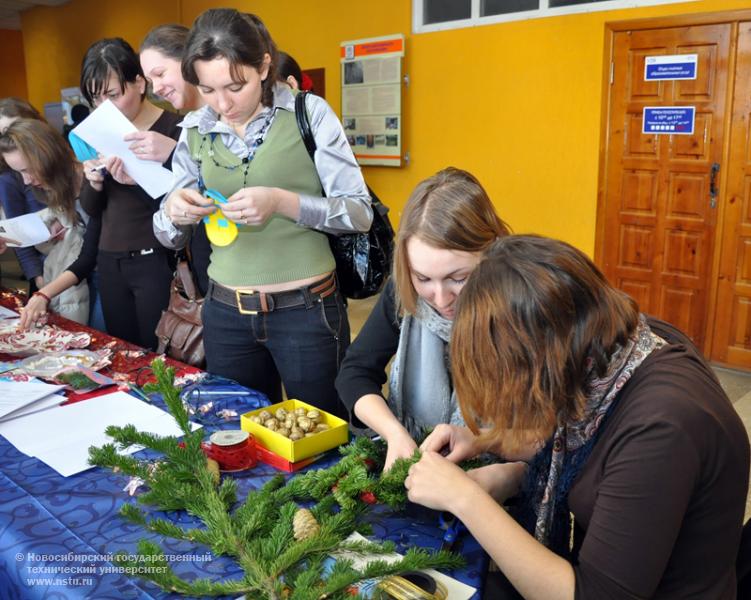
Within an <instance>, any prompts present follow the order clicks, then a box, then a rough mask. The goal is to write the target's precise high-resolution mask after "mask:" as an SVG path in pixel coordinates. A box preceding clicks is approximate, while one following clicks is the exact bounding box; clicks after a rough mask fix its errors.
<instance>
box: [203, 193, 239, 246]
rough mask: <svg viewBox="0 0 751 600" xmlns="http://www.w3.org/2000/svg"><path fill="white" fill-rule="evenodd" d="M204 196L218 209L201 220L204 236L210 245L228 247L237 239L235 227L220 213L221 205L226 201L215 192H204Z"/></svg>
mask: <svg viewBox="0 0 751 600" xmlns="http://www.w3.org/2000/svg"><path fill="white" fill-rule="evenodd" d="M204 196H206V197H207V198H209V199H210V200H212V201H213V202H214V204H216V206H217V207H219V208H217V209H216V211H215V212H213V213H212V214H210V215H208V216H207V217H204V218H203V222H204V223H205V224H206V235H207V236H208V238H209V240H210V241H211V243H212V244H215V245H217V246H229V245H230V244H231V243H232V242H234V241H235V238H237V225H235V224H234V223H233V222H232V221H230V220H228V219H227V217H225V216H224V213H223V212H222V209H221V205H222V204H224V203H225V202H227V199H226V198H225V197H224V196H223V195H222V194H220V193H219V192H217V191H216V190H206V192H205V193H204Z"/></svg>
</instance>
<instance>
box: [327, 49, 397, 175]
mask: <svg viewBox="0 0 751 600" xmlns="http://www.w3.org/2000/svg"><path fill="white" fill-rule="evenodd" d="M403 57H404V36H403V35H402V34H396V35H389V36H383V37H378V38H369V39H364V40H353V41H349V42H342V44H341V63H342V125H343V126H344V132H345V133H346V134H347V141H348V142H349V144H350V146H352V150H353V152H354V154H355V158H357V161H358V162H359V163H360V164H361V165H385V166H389V167H400V166H401V164H402V58H403Z"/></svg>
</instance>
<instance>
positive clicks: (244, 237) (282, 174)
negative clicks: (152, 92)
mask: <svg viewBox="0 0 751 600" xmlns="http://www.w3.org/2000/svg"><path fill="white" fill-rule="evenodd" d="M276 60H277V51H276V46H275V45H274V42H273V41H272V39H271V37H270V35H269V33H268V31H267V30H266V27H265V26H264V25H263V23H262V22H261V21H260V20H259V19H258V18H257V17H255V16H253V15H248V14H244V13H240V12H238V11H236V10H234V9H212V10H208V11H206V12H204V13H203V14H202V15H200V16H199V17H198V18H197V19H196V21H195V23H194V24H193V28H192V29H191V32H190V38H189V39H188V42H187V46H186V50H185V56H184V57H183V62H182V72H183V76H184V78H185V79H186V81H188V82H189V83H192V84H194V85H197V86H198V91H199V93H200V94H201V96H202V97H203V99H204V101H205V102H206V103H207V106H205V107H203V108H201V109H199V110H197V111H195V112H192V113H190V114H189V115H188V116H187V117H186V118H185V120H184V121H183V123H182V127H183V132H182V134H181V136H180V141H179V142H178V146H177V150H176V151H175V158H174V161H173V167H174V170H175V174H176V175H177V177H178V180H177V183H176V189H175V190H174V191H173V192H172V193H171V194H170V195H169V197H168V199H167V200H166V201H165V203H164V205H163V206H162V209H161V210H160V211H159V212H158V213H156V215H155V216H154V228H155V231H156V232H157V234H158V235H159V238H160V240H161V241H162V243H164V244H166V245H168V246H169V247H173V248H174V247H180V246H182V245H183V244H184V243H185V240H186V237H187V235H188V233H189V231H190V228H191V227H192V226H193V225H194V224H195V223H197V222H198V221H199V220H200V219H201V218H202V217H203V216H205V215H208V214H211V213H213V212H214V208H213V207H211V206H207V204H209V201H208V200H207V199H206V198H205V197H204V196H203V193H204V192H205V191H206V190H207V189H213V190H216V191H218V192H219V193H221V194H222V195H223V196H225V197H226V198H227V199H228V202H227V203H226V204H222V211H223V213H224V217H225V218H226V219H227V220H229V221H231V222H233V223H234V224H236V225H237V228H238V232H239V233H238V235H237V237H236V239H235V240H234V241H233V242H232V243H230V244H228V245H225V246H219V245H212V254H211V264H210V266H209V277H210V283H209V291H208V294H207V297H206V302H205V303H204V308H203V322H204V347H205V350H206V359H207V363H208V370H209V371H210V372H212V373H216V374H219V375H223V376H226V377H229V378H231V379H235V380H236V381H239V382H240V383H242V384H243V385H247V386H248V387H251V388H254V389H257V390H259V391H261V392H263V393H265V394H266V395H267V396H269V398H270V399H271V400H272V401H278V400H280V399H281V397H282V391H281V384H282V382H283V383H284V386H285V389H286V391H287V395H288V396H289V397H291V398H292V397H294V398H300V399H301V400H303V401H306V402H309V403H311V404H313V405H316V406H318V407H320V408H323V409H324V410H327V411H330V412H334V413H339V414H341V413H342V412H343V411H342V409H341V408H340V403H339V400H338V398H337V394H336V390H335V388H334V378H335V377H336V372H337V370H338V368H339V364H340V362H341V359H342V357H343V355H344V351H345V350H346V348H347V346H348V345H349V335H350V334H349V323H348V321H347V314H346V311H345V308H344V305H343V302H342V298H341V295H340V292H339V290H338V289H337V285H336V278H335V274H334V269H335V262H334V257H333V256H332V254H331V250H330V248H329V243H328V239H327V237H326V235H325V233H324V232H327V231H328V232H332V233H344V232H352V231H365V230H367V229H368V227H369V226H370V223H371V219H372V210H371V208H370V199H369V195H368V191H367V188H366V186H365V182H364V181H363V178H362V174H361V173H360V169H359V167H358V165H357V162H356V161H355V159H354V156H353V154H352V150H351V149H350V147H349V145H348V144H347V140H346V137H345V135H344V131H343V130H342V126H341V124H340V123H339V120H338V118H337V117H336V115H335V114H334V112H333V111H332V110H331V108H330V107H329V106H328V105H327V104H326V102H325V101H324V100H322V99H321V98H317V97H308V102H307V110H308V111H309V114H310V122H311V129H312V132H313V135H314V137H315V140H316V143H317V147H318V148H317V150H316V152H315V160H311V158H310V156H309V155H308V153H307V151H306V149H305V145H304V143H303V141H302V138H301V137H300V132H299V130H298V128H297V123H296V121H295V110H294V95H293V94H292V91H291V90H290V88H289V87H288V86H286V85H284V84H282V83H279V82H277V79H276Z"/></svg>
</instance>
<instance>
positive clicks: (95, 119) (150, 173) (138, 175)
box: [73, 100, 175, 198]
mask: <svg viewBox="0 0 751 600" xmlns="http://www.w3.org/2000/svg"><path fill="white" fill-rule="evenodd" d="M137 131H138V129H136V126H135V125H133V123H131V122H130V121H129V120H128V119H127V117H126V116H125V115H124V114H123V113H121V112H120V111H119V110H118V108H117V107H116V106H115V105H114V104H113V103H112V102H111V101H110V100H106V101H105V102H103V103H102V104H100V105H99V106H98V107H97V108H96V110H94V111H93V112H92V113H91V114H90V115H89V116H88V117H86V119H84V121H83V122H82V123H81V124H80V125H79V126H78V127H76V128H75V129H73V133H75V134H76V135H77V136H78V137H80V138H81V139H82V140H84V141H85V142H86V143H87V144H89V145H91V146H93V147H94V148H96V151H97V152H99V154H101V155H102V156H117V157H119V158H121V159H122V161H123V163H124V164H125V170H126V171H127V172H128V175H130V176H131V177H132V178H133V179H134V180H135V181H136V183H138V185H140V186H141V187H142V188H143V189H144V190H146V192H148V194H149V195H150V196H151V197H152V198H158V197H159V196H161V195H163V194H166V193H167V192H169V191H170V190H171V189H172V186H173V184H174V181H175V177H174V175H173V174H172V171H170V170H168V169H165V168H164V167H163V166H162V165H160V164H159V163H157V162H154V161H153V160H141V159H140V158H138V157H137V156H136V155H135V154H134V153H133V152H132V151H131V150H130V149H129V148H128V146H130V144H131V142H126V141H125V140H124V139H123V138H124V137H125V136H126V135H127V134H129V133H136V132H137Z"/></svg>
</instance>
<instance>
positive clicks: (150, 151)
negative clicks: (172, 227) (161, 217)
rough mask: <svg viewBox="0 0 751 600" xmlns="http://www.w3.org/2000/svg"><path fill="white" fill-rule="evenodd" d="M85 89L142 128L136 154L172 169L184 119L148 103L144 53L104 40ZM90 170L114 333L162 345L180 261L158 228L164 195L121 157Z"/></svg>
mask: <svg viewBox="0 0 751 600" xmlns="http://www.w3.org/2000/svg"><path fill="white" fill-rule="evenodd" d="M81 90H82V92H83V94H84V96H85V97H86V100H87V101H88V102H89V103H91V104H92V105H94V106H98V105H100V104H102V103H103V102H105V101H107V100H109V101H110V102H112V103H113V104H114V105H115V106H116V107H117V108H118V109H119V110H120V112H122V113H123V114H124V115H125V117H126V118H127V119H128V120H130V121H131V122H132V123H133V124H134V125H135V126H136V128H137V129H138V130H139V132H140V133H136V134H133V136H132V138H131V141H133V142H134V143H133V145H132V150H133V152H134V153H135V154H136V156H138V157H140V158H144V159H148V160H157V161H159V162H161V163H164V164H165V166H167V167H169V160H170V156H171V153H172V150H173V149H174V146H175V140H176V139H177V136H178V133H179V130H178V128H177V123H178V121H179V120H180V117H179V116H178V115H176V114H173V113H169V112H165V111H163V110H162V109H160V108H158V107H157V106H155V105H153V104H151V103H150V102H149V101H148V100H146V79H145V78H144V75H143V71H142V70H141V65H140V63H139V61H138V55H137V54H136V53H135V52H134V51H133V49H132V48H131V47H130V45H129V44H128V43H127V42H126V41H125V40H123V39H121V38H110V39H104V40H100V41H98V42H96V43H94V44H93V45H92V46H91V47H90V48H89V49H88V51H87V52H86V55H85V56H84V59H83V64H82V67H81ZM89 118H91V117H89ZM102 167H104V169H103V170H102ZM84 174H85V177H86V181H85V183H84V186H83V190H82V192H81V204H82V206H83V208H84V210H86V212H87V213H89V214H90V215H92V216H97V217H101V220H102V230H101V235H100V238H99V251H98V256H97V268H98V271H99V285H100V291H101V295H102V308H103V310H104V320H105V323H106V325H107V332H108V333H110V334H111V335H114V336H117V337H120V338H123V339H125V340H128V341H130V342H133V343H135V344H138V345H139V346H143V347H146V348H152V349H154V348H156V345H157V339H156V334H155V333H154V329H155V328H156V324H157V322H158V321H159V317H160V316H161V313H162V310H163V309H164V308H166V306H167V303H168V302H169V289H170V282H171V281H172V269H173V264H174V261H173V256H172V253H171V252H169V251H168V250H167V249H165V248H164V247H163V246H162V245H161V244H160V243H159V242H158V241H157V239H156V238H155V237H154V233H153V231H152V228H151V218H152V215H153V214H154V212H155V211H156V210H157V209H158V208H159V198H152V197H151V196H149V195H148V194H147V193H146V192H145V191H144V190H143V189H142V188H141V187H139V186H137V185H133V181H132V180H131V179H130V177H128V175H127V173H126V172H125V169H124V167H123V163H122V160H121V159H120V158H119V157H116V156H108V157H104V158H101V159H97V160H93V161H87V162H85V163H84Z"/></svg>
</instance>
